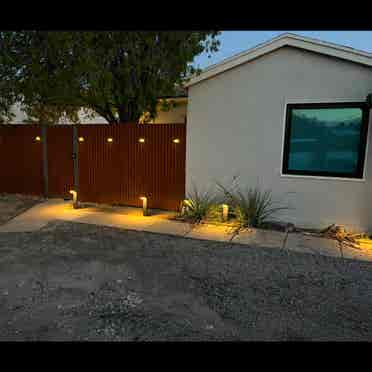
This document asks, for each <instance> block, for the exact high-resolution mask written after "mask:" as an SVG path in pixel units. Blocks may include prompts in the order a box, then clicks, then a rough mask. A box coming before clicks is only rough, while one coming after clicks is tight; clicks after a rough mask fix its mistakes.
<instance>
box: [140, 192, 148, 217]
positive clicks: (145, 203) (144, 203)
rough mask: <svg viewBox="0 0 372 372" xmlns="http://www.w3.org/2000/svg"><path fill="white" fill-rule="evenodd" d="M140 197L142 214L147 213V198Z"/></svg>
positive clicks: (146, 214)
mask: <svg viewBox="0 0 372 372" xmlns="http://www.w3.org/2000/svg"><path fill="white" fill-rule="evenodd" d="M140 199H141V200H142V211H143V215H144V216H148V215H149V211H148V209H147V198H146V196H141V197H140Z"/></svg>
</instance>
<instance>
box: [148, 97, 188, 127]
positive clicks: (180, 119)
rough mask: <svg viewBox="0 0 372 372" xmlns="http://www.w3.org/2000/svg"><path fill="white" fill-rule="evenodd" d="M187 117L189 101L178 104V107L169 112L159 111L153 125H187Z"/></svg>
mask: <svg viewBox="0 0 372 372" xmlns="http://www.w3.org/2000/svg"><path fill="white" fill-rule="evenodd" d="M186 115H187V101H186V100H184V101H183V102H178V103H177V106H176V107H174V108H172V109H171V110H169V111H161V110H159V112H158V116H157V117H156V118H155V120H154V121H153V122H152V123H153V124H164V123H176V124H180V123H185V121H186Z"/></svg>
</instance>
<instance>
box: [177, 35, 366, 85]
mask: <svg viewBox="0 0 372 372" xmlns="http://www.w3.org/2000/svg"><path fill="white" fill-rule="evenodd" d="M284 46H291V47H295V48H300V49H304V50H308V51H311V52H316V53H319V54H324V55H327V56H331V57H336V58H341V59H344V60H347V61H351V62H355V63H359V64H362V65H365V66H370V67H372V54H371V53H367V52H363V51H360V50H356V49H354V48H350V47H346V46H342V45H338V44H333V43H329V42H325V41H321V40H317V39H312V38H308V37H304V36H299V35H295V34H291V33H285V34H282V35H279V36H277V37H275V38H273V39H271V40H269V41H267V42H265V43H262V44H259V45H257V46H256V47H253V48H251V49H248V50H246V51H244V52H241V53H239V54H236V55H234V56H232V57H230V58H226V59H224V60H223V61H221V62H219V63H216V64H214V65H212V66H209V67H207V68H206V69H204V70H203V71H202V73H201V74H199V75H195V76H193V77H191V79H190V80H189V81H188V82H186V83H185V84H184V86H185V87H186V88H188V87H189V86H191V85H194V84H196V83H199V82H200V81H203V80H205V79H209V78H211V77H213V76H215V75H218V74H221V73H223V72H225V71H227V70H230V69H232V68H234V67H237V66H239V65H241V64H243V63H246V62H249V61H251V60H253V59H255V58H258V57H261V56H262V55H264V54H267V53H270V52H272V51H274V50H276V49H279V48H282V47H284Z"/></svg>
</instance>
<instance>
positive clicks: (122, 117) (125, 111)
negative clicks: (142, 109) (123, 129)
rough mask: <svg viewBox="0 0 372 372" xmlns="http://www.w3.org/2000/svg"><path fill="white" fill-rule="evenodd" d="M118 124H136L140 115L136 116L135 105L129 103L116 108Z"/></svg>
mask: <svg viewBox="0 0 372 372" xmlns="http://www.w3.org/2000/svg"><path fill="white" fill-rule="evenodd" d="M118 114H119V122H120V123H127V122H135V123H138V121H139V119H140V117H141V115H139V114H138V110H136V108H135V104H133V103H129V104H127V105H126V106H120V107H119V108H118Z"/></svg>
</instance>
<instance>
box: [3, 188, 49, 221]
mask: <svg viewBox="0 0 372 372" xmlns="http://www.w3.org/2000/svg"><path fill="white" fill-rule="evenodd" d="M40 201H42V199H41V198H38V197H35V196H25V195H18V194H0V225H1V224H3V223H5V222H7V221H9V220H10V219H12V218H13V217H15V216H17V215H19V214H21V213H22V212H24V211H26V210H27V209H29V208H31V207H33V206H34V205H35V204H37V203H39V202H40Z"/></svg>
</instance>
